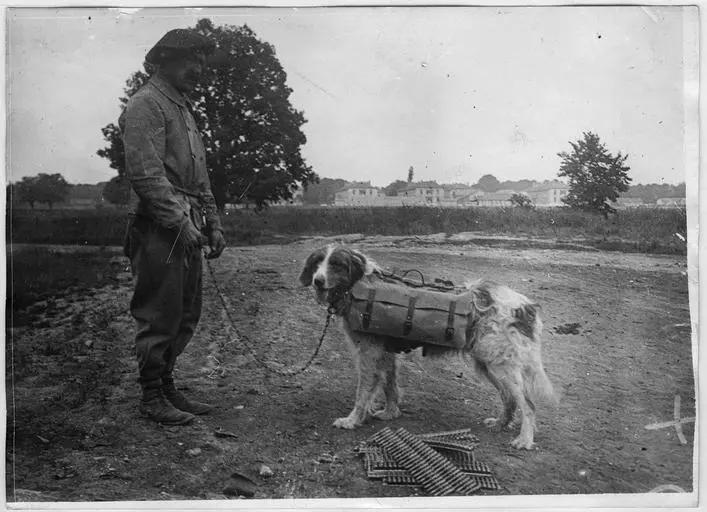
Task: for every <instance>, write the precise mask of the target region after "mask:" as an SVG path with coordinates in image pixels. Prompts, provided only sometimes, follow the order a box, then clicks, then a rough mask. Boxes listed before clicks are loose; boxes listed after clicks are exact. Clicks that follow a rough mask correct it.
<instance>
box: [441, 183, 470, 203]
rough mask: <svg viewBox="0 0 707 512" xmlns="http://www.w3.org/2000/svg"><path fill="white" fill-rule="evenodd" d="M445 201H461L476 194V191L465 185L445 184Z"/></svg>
mask: <svg viewBox="0 0 707 512" xmlns="http://www.w3.org/2000/svg"><path fill="white" fill-rule="evenodd" d="M442 188H443V189H444V197H445V199H459V198H461V197H466V196H468V195H469V194H472V193H473V192H475V189H474V188H473V187H471V186H469V185H464V184H463V183H450V184H443V185H442Z"/></svg>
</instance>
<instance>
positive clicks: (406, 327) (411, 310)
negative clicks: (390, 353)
mask: <svg viewBox="0 0 707 512" xmlns="http://www.w3.org/2000/svg"><path fill="white" fill-rule="evenodd" d="M415 302H417V297H410V302H408V314H407V317H405V323H404V324H403V336H407V335H408V334H410V331H412V317H413V316H414V315H415Z"/></svg>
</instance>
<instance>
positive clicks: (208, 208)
mask: <svg viewBox="0 0 707 512" xmlns="http://www.w3.org/2000/svg"><path fill="white" fill-rule="evenodd" d="M119 124H120V129H121V131H122V133H123V144H124V146H125V168H126V174H127V177H128V178H129V179H130V182H131V184H132V187H133V189H134V190H135V192H136V193H137V195H138V198H139V199H140V202H139V204H138V207H137V214H138V215H141V216H145V217H148V218H150V219H152V220H154V221H155V222H157V223H158V224H160V225H162V226H164V227H166V228H169V229H180V228H181V227H183V226H184V223H185V222H188V221H189V220H190V219H191V221H192V222H194V224H195V225H196V227H197V229H202V227H203V222H202V209H203V211H204V213H205V217H206V225H207V227H208V228H209V229H220V230H222V227H221V222H220V220H219V216H218V212H217V209H216V202H215V201H214V196H213V194H212V193H211V187H210V184H209V177H208V175H207V173H206V154H205V151H204V144H203V142H202V140H201V136H200V135H199V132H198V130H197V127H196V122H195V121H194V118H193V116H192V114H191V112H190V109H189V104H188V100H187V99H186V98H185V97H184V96H183V95H182V94H181V93H179V92H178V91H177V90H176V89H175V88H174V87H172V86H171V85H170V84H168V83H167V82H165V81H164V80H162V79H160V78H159V77H157V76H153V77H152V78H151V79H150V80H149V82H148V83H147V84H145V85H144V86H143V87H142V88H141V89H140V90H138V91H137V92H136V93H135V94H134V95H133V96H132V97H131V98H130V100H129V101H128V104H127V106H126V108H125V111H124V112H123V114H122V115H121V117H120V121H119Z"/></svg>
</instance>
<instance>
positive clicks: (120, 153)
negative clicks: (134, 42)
mask: <svg viewBox="0 0 707 512" xmlns="http://www.w3.org/2000/svg"><path fill="white" fill-rule="evenodd" d="M144 68H145V71H144V72H143V71H136V72H135V73H133V74H132V75H130V77H129V78H128V79H127V80H126V81H125V89H124V92H125V96H123V97H121V98H118V101H119V102H120V113H121V114H122V113H123V112H124V111H125V106H126V105H127V104H128V100H129V99H130V97H131V96H132V95H133V94H135V93H136V92H137V91H138V89H140V87H142V86H143V85H145V83H146V82H147V81H148V80H149V78H150V73H152V72H153V71H154V69H153V68H152V66H151V65H150V64H148V63H145V64H144ZM101 132H103V138H104V139H105V140H106V142H107V143H108V146H106V147H105V148H102V149H99V150H98V151H96V154H97V155H98V156H101V157H103V158H106V159H108V162H109V165H110V167H111V168H112V169H115V170H116V171H118V176H119V177H122V176H125V148H124V147H123V136H122V134H121V132H120V128H119V127H118V126H117V125H116V124H114V123H110V124H108V125H106V126H104V127H103V128H101Z"/></svg>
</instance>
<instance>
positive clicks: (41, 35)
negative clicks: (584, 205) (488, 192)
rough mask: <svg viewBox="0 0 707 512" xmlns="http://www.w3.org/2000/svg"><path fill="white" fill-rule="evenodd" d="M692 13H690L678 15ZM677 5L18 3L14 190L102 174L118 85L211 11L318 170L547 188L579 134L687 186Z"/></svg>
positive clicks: (634, 170) (13, 55)
mask: <svg viewBox="0 0 707 512" xmlns="http://www.w3.org/2000/svg"><path fill="white" fill-rule="evenodd" d="M690 15H696V11H694V10H693V11H691V12H690ZM684 16H685V13H684V11H683V9H682V8H680V7H650V8H642V7H613V6H609V7H520V8H500V7H463V8H441V7H435V8H408V7H395V8H305V9H292V8H278V9H275V8H269V9H264V8H260V9H246V8H238V9H224V8H218V9H206V8H204V9H201V10H194V9H191V10H189V9H146V10H138V11H136V12H131V13H121V12H119V11H118V10H107V9H95V8H92V9H31V10H30V9H26V10H12V11H9V12H8V27H9V28H8V30H9V42H8V52H9V60H8V76H9V81H8V87H7V89H8V93H9V94H10V103H9V109H8V112H9V118H10V124H9V140H8V151H9V166H8V174H9V179H10V180H12V181H14V180H18V179H20V178H21V177H22V176H27V175H35V174H37V173H39V172H51V173H53V172H61V173H62V174H63V175H64V176H65V177H66V178H67V180H68V181H69V182H71V183H95V182H98V181H105V180H108V179H110V178H111V177H112V176H114V175H115V171H113V170H112V169H110V168H109V167H108V163H107V161H104V160H103V159H101V158H99V157H98V156H97V155H96V150H97V149H99V148H101V147H102V146H103V140H102V135H101V132H100V128H101V127H102V126H104V125H106V124H108V123H110V122H115V121H116V119H117V116H118V114H119V109H118V101H117V98H118V97H119V96H120V95H121V94H122V90H123V87H124V82H125V79H126V78H127V77H128V76H129V75H130V73H131V72H133V71H136V70H138V69H141V64H142V61H143V58H144V55H145V53H146V52H147V50H148V49H149V48H150V47H151V46H152V45H153V44H154V43H155V42H156V41H157V40H158V39H159V38H160V37H161V36H162V35H163V34H164V33H165V32H166V31H167V30H170V29H172V28H177V27H187V26H191V25H194V24H195V23H196V21H197V20H198V19H199V18H203V17H209V18H211V19H212V20H213V21H214V22H215V23H216V24H230V25H242V24H244V23H247V24H248V25H249V26H250V27H251V28H252V29H253V30H254V31H255V33H256V34H257V36H258V37H259V38H260V39H262V40H265V41H268V42H269V43H271V44H273V45H274V47H275V49H276V52H277V56H278V58H279V59H280V62H281V63H282V66H283V67H284V69H285V71H286V72H287V75H288V79H287V81H288V84H289V86H290V87H291V88H292V89H293V90H294V92H293V94H292V96H291V97H290V100H291V102H292V104H293V105H294V106H295V108H297V109H299V110H303V111H304V113H305V117H306V118H307V120H308V123H307V124H305V125H304V127H303V130H304V132H305V134H306V136H307V144H306V146H304V148H303V150H302V152H303V155H304V157H305V159H306V160H307V162H308V163H309V164H310V165H311V166H312V167H313V168H314V170H315V171H316V172H317V173H318V174H319V175H320V176H323V177H332V178H344V179H349V180H353V179H356V180H363V181H371V182H372V183H373V184H374V185H379V186H384V185H386V184H388V183H390V182H391V181H393V180H395V179H405V178H406V176H407V170H408V167H410V166H411V165H412V166H413V167H414V168H415V178H416V179H436V180H438V181H440V182H450V181H460V182H468V183H474V182H476V181H477V180H478V179H479V177H480V176H482V175H483V174H486V173H491V174H494V175H495V176H496V177H497V178H499V179H500V180H505V179H514V180H515V179H522V178H530V179H540V180H544V179H552V178H554V177H555V176H556V175H557V170H558V167H559V162H560V160H559V158H558V157H557V153H558V152H560V151H564V150H569V149H570V146H569V144H568V141H569V140H576V139H578V138H580V137H581V135H582V132H583V131H593V132H595V133H597V134H598V135H599V136H600V137H601V139H602V140H603V141H604V142H605V144H606V145H607V147H608V149H609V150H610V151H612V152H614V153H615V152H618V151H621V152H622V153H628V154H629V159H628V164H629V165H630V166H631V172H630V175H631V176H632V177H633V180H634V183H653V182H658V183H660V182H666V183H677V182H680V181H684V180H685V171H684V169H685V157H684V133H683V131H684V124H685V123H684V119H685V116H684V110H685V108H690V106H689V105H688V106H687V107H686V100H685V94H684V83H685V80H684V72H685V69H684V66H683V57H684V49H683V41H684V39H683V38H684V30H683V24H684V19H685V18H684Z"/></svg>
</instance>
